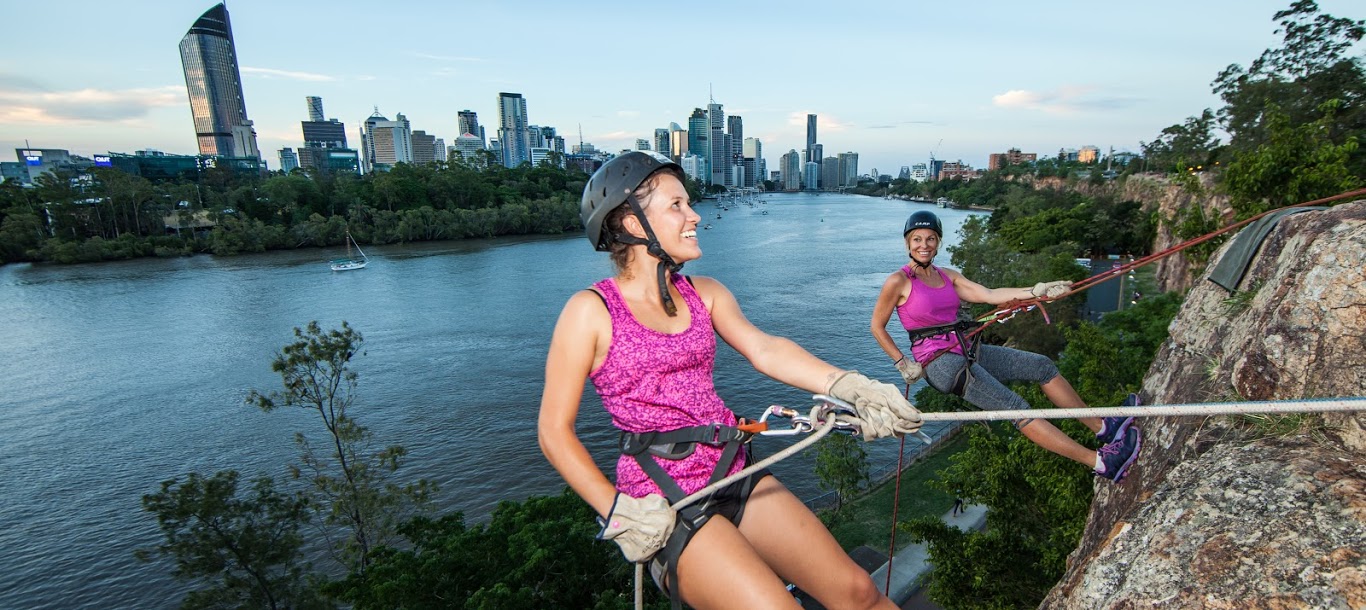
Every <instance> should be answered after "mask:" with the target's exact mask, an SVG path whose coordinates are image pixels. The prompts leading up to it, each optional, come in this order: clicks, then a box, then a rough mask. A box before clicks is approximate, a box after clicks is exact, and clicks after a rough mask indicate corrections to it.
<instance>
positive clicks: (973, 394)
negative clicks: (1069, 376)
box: [925, 345, 1058, 428]
mask: <svg viewBox="0 0 1366 610" xmlns="http://www.w3.org/2000/svg"><path fill="white" fill-rule="evenodd" d="M964 362H965V360H964V358H963V356H962V355H960V354H944V355H942V356H940V357H938V358H935V359H934V361H933V362H931V363H930V365H929V366H927V367H925V380H926V381H928V382H929V384H930V386H931V387H933V388H934V389H936V390H939V391H940V392H945V393H948V392H949V391H950V390H952V389H953V380H954V377H956V376H957V375H958V371H959V370H961V369H962V368H963V363H964ZM1057 376H1058V367H1057V365H1055V364H1053V361H1052V360H1050V359H1049V358H1048V357H1047V356H1040V355H1039V354H1035V353H1033V352H1025V351H1021V350H1018V349H1011V348H1009V347H1001V346H999V345H983V346H980V347H979V348H978V350H977V363H976V364H973V365H972V377H971V378H970V379H969V380H968V383H967V386H966V387H964V388H963V400H966V401H968V402H970V403H972V404H973V405H974V406H976V407H977V408H979V409H984V410H988V411H995V410H998V409H1028V408H1029V403H1027V402H1025V399H1023V398H1020V395H1019V394H1016V393H1015V392H1014V391H1012V390H1011V389H1010V388H1008V387H1006V386H1005V384H1004V383H1002V382H1005V381H1033V382H1034V383H1038V384H1045V383H1048V382H1049V381H1052V380H1053V378H1054V377H1057ZM1030 421H1033V420H1024V421H1021V422H1018V423H1017V424H1016V427H1017V428H1022V427H1024V426H1025V425H1026V424H1028V423H1029V422H1030Z"/></svg>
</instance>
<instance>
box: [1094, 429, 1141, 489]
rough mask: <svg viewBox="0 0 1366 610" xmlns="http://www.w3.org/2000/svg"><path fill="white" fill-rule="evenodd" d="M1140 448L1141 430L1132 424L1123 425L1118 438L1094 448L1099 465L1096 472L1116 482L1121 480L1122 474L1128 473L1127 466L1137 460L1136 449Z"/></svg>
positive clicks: (1122, 478)
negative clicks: (1122, 431) (1121, 433)
mask: <svg viewBox="0 0 1366 610" xmlns="http://www.w3.org/2000/svg"><path fill="white" fill-rule="evenodd" d="M1142 448H1143V431H1141V430H1139V429H1138V428H1136V427H1134V426H1127V427H1125V429H1124V434H1123V435H1122V436H1121V437H1120V438H1119V439H1118V440H1116V441H1113V442H1111V443H1108V444H1106V445H1105V446H1103V447H1101V448H1100V449H1097V450H1096V455H1098V456H1100V465H1101V469H1100V470H1096V471H1095V472H1096V474H1097V475H1098V476H1102V477H1105V478H1107V479H1110V480H1112V481H1114V482H1116V483H1118V482H1120V481H1123V480H1124V475H1127V474H1129V467H1131V466H1133V465H1134V462H1135V461H1138V451H1139V449H1142Z"/></svg>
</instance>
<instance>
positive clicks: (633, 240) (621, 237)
mask: <svg viewBox="0 0 1366 610" xmlns="http://www.w3.org/2000/svg"><path fill="white" fill-rule="evenodd" d="M626 203H629V204H630V205H631V211H632V212H633V213H635V215H636V220H639V221H640V226H641V227H643V228H644V229H645V238H644V239H641V238H639V237H636V236H634V235H631V234H630V233H625V232H623V233H617V234H615V235H613V236H612V239H615V240H617V241H619V242H621V243H624V244H631V245H639V246H645V251H646V252H649V253H650V256H653V257H655V258H656V259H659V264H658V265H656V266H655V280H656V281H658V282H659V298H660V300H661V301H663V302H664V313H667V314H669V317H673V316H676V315H678V307H677V306H675V305H674V298H673V296H671V295H670V294H669V285H668V283H667V282H666V281H665V279H664V278H665V274H664V270H665V269H668V270H669V272H671V273H678V272H679V271H682V270H683V265H682V264H681V263H675V262H674V259H673V257H672V256H669V253H668V252H665V251H664V246H661V245H659V238H657V237H655V232H654V229H651V228H650V222H649V221H648V220H645V210H644V209H642V208H641V207H640V202H639V201H636V198H635V196H629V197H627V198H626Z"/></svg>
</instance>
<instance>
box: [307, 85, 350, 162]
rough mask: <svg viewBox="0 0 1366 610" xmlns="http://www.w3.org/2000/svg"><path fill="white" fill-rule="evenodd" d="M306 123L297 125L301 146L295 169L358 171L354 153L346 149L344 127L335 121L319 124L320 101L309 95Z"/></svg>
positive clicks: (320, 121) (320, 122)
mask: <svg viewBox="0 0 1366 610" xmlns="http://www.w3.org/2000/svg"><path fill="white" fill-rule="evenodd" d="M304 100H305V101H306V102H307V104H308V118H309V120H307V121H300V122H299V125H300V126H301V127H302V128H303V132H304V145H303V146H302V147H300V148H299V166H300V167H303V168H304V169H310V170H315V171H325V172H331V171H347V172H351V173H358V172H359V171H360V161H359V157H358V156H357V155H356V151H355V150H354V149H352V148H348V147H347V146H346V125H345V124H344V123H342V122H341V121H338V120H337V119H331V120H323V118H322V117H323V116H324V115H323V98H321V97H318V96H316V95H310V96H307V97H305V98H304Z"/></svg>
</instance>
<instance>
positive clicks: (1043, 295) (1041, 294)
mask: <svg viewBox="0 0 1366 610" xmlns="http://www.w3.org/2000/svg"><path fill="white" fill-rule="evenodd" d="M1071 286H1072V282H1070V281H1066V280H1063V281H1059V282H1039V283H1037V284H1035V285H1034V287H1033V288H1030V289H1029V294H1032V295H1034V298H1037V299H1056V298H1058V297H1059V296H1061V295H1062V293H1064V292H1067V289H1068V288H1070V287H1071Z"/></svg>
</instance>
